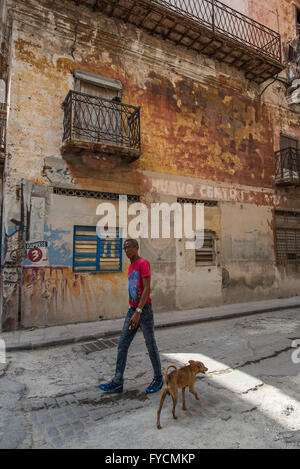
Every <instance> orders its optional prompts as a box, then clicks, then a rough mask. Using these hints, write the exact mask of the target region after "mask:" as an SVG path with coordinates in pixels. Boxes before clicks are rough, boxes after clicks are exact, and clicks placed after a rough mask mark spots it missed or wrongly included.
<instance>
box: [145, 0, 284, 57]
mask: <svg viewBox="0 0 300 469" xmlns="http://www.w3.org/2000/svg"><path fill="white" fill-rule="evenodd" d="M151 2H152V3H156V4H157V5H161V6H163V7H164V8H165V9H167V10H169V11H172V12H174V13H177V14H178V15H181V16H184V17H185V18H190V19H191V20H194V21H196V22H197V23H198V24H201V25H203V26H205V27H206V28H208V29H209V30H211V31H213V32H214V33H219V34H221V35H223V36H227V37H228V38H230V39H233V40H235V41H238V42H239V43H241V44H244V45H247V46H249V47H251V48H254V49H255V50H256V51H257V52H259V53H260V54H263V55H265V56H268V57H270V58H271V59H273V60H275V61H278V62H281V40H280V34H279V33H277V32H276V31H273V30H272V29H270V28H268V27H266V26H264V25H263V24H261V23H259V22H258V21H255V20H253V19H251V18H249V17H248V16H246V15H243V14H242V13H240V12H238V11H236V10H234V9H233V8H231V7H229V6H227V5H225V4H224V3H222V2H220V1H218V0H151Z"/></svg>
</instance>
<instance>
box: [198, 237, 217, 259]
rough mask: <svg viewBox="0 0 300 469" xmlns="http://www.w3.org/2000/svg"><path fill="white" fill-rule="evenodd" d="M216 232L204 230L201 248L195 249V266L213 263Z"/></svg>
mask: <svg viewBox="0 0 300 469" xmlns="http://www.w3.org/2000/svg"><path fill="white" fill-rule="evenodd" d="M215 244H216V233H215V232H214V231H209V230H205V231H204V243H203V246H202V248H200V249H195V261H196V266H205V265H215V263H216V249H215Z"/></svg>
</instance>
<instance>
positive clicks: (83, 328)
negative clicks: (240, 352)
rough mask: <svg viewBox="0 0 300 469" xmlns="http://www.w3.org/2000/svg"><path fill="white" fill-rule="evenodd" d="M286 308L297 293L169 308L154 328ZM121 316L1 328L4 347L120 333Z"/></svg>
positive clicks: (298, 302)
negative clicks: (40, 326)
mask: <svg viewBox="0 0 300 469" xmlns="http://www.w3.org/2000/svg"><path fill="white" fill-rule="evenodd" d="M289 308H300V296H295V297H291V298H284V299H275V300H264V301H251V302H247V303H236V304H230V305H222V306H211V307H207V308H197V309H190V310H184V311H182V310H180V311H168V312H166V313H159V314H156V315H155V328H156V329H159V328H162V327H174V326H183V325H190V324H195V323H201V322H209V321H217V320H221V319H231V318H236V317H242V316H249V315H251V314H259V313H267V312H271V311H278V310H284V309H289ZM123 321H124V318H121V319H108V320H102V321H93V322H84V323H79V324H67V325H64V326H51V327H45V328H42V329H35V330H33V331H30V330H19V331H13V332H4V333H1V334H0V339H2V340H4V341H5V344H6V351H7V352H10V351H18V350H33V349H38V348H41V347H50V346H57V345H66V344H74V343H77V342H84V341H89V340H96V339H99V338H101V337H109V336H114V335H119V334H120V332H121V330H122V326H123Z"/></svg>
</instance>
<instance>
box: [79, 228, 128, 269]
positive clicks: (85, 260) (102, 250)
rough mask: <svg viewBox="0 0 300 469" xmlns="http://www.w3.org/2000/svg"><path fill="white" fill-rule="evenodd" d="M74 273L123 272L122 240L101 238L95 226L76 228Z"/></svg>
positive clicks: (108, 237)
mask: <svg viewBox="0 0 300 469" xmlns="http://www.w3.org/2000/svg"><path fill="white" fill-rule="evenodd" d="M117 236H118V231H117ZM73 271H74V272H120V271H122V238H120V237H116V238H114V237H112V236H107V237H105V238H101V237H99V236H98V234H97V231H96V227H95V226H74V248H73Z"/></svg>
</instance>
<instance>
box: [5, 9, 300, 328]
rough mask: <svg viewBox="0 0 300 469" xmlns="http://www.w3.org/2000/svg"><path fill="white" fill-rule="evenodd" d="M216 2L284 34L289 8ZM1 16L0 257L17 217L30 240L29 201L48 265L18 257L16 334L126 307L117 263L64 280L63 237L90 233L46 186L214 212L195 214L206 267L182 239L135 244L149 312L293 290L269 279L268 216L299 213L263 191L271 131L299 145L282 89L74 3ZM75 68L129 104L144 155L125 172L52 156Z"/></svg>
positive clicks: (282, 192) (294, 199)
mask: <svg viewBox="0 0 300 469" xmlns="http://www.w3.org/2000/svg"><path fill="white" fill-rule="evenodd" d="M297 1H298V0H297ZM227 3H228V4H230V5H231V6H233V7H234V8H237V9H238V10H239V11H242V12H243V13H245V14H246V15H249V16H250V17H253V18H254V19H258V20H259V21H260V22H262V23H264V24H266V25H267V26H270V27H272V28H273V29H275V30H277V29H278V28H277V27H276V24H277V23H276V21H277V18H279V25H280V32H281V34H282V35H283V36H288V35H289V34H291V33H292V26H291V18H292V13H291V9H292V2H290V1H287V0H286V1H284V2H280V1H279V0H272V1H270V2H268V4H267V5H266V2H263V3H262V2H259V1H258V0H255V1H254V0H253V1H251V0H249V1H248V2H246V1H244V2H238V4H239V5H238V6H237V2H229V1H228V2H227ZM299 3H300V2H299ZM297 4H298V3H297ZM70 5H72V8H71V9H70V8H69V6H70ZM8 6H9V8H10V14H11V15H12V17H13V30H12V44H13V48H12V61H11V84H10V88H11V99H10V110H9V111H10V116H9V127H8V135H7V147H8V161H7V174H8V178H7V181H6V184H5V193H6V202H5V206H6V212H5V213H6V215H5V230H6V237H7V241H6V247H5V252H6V254H5V256H4V257H5V259H8V257H7V256H8V254H9V253H10V252H11V251H14V249H12V248H11V247H9V246H10V245H12V246H13V245H14V243H17V244H18V243H19V244H20V240H19V238H18V233H17V231H16V226H15V225H14V224H13V223H12V222H11V219H15V220H20V219H21V218H22V216H24V223H25V225H24V229H25V231H26V230H27V236H28V239H27V241H30V240H31V239H30V238H32V232H34V231H35V229H34V228H33V226H35V225H34V223H36V224H37V225H36V226H38V223H40V220H38V216H37V214H38V213H39V210H38V209H36V210H35V211H34V209H33V207H34V206H36V207H38V203H39V202H40V201H38V200H35V202H34V199H36V198H42V199H43V200H44V201H45V202H44V203H45V205H44V207H45V208H44V209H43V210H44V212H43V213H44V215H43V218H44V226H43V232H42V228H39V233H40V237H41V236H42V237H43V239H42V240H43V241H47V242H48V243H49V249H48V256H49V258H48V264H49V265H43V266H39V267H38V268H33V267H32V265H30V264H29V263H28V260H26V259H24V248H22V246H21V248H20V247H19V248H18V249H19V259H20V262H21V264H24V269H23V274H22V275H23V280H22V321H21V324H22V326H26V327H29V326H31V325H38V326H42V325H50V324H59V323H67V322H74V321H85V320H94V319H97V318H98V317H99V316H102V317H105V318H110V317H120V316H122V315H123V314H124V312H125V311H124V308H125V309H126V304H127V275H126V265H125V267H124V269H123V273H121V274H119V273H118V274H98V275H95V274H74V273H73V272H72V267H71V257H72V232H73V231H72V226H73V225H74V224H78V223H80V224H84V220H86V223H88V224H91V223H94V222H95V216H94V214H95V204H96V202H95V201H94V200H91V199H90V200H89V199H86V200H80V201H78V200H76V203H75V201H74V199H76V198H74V197H65V198H64V197H63V196H59V197H58V196H55V195H51V192H52V189H51V186H60V187H72V188H78V189H85V190H94V191H103V192H116V193H123V194H140V195H141V196H142V197H143V198H144V199H147V197H148V196H149V194H150V198H151V193H153V190H154V189H155V190H156V193H157V194H158V197H159V199H160V201H162V200H170V201H174V200H176V197H177V196H181V197H192V198H199V199H200V200H203V199H208V200H217V201H218V202H219V205H218V207H217V208H209V209H207V210H206V228H208V227H209V229H212V230H213V231H215V232H216V233H217V236H218V242H217V250H218V252H219V254H218V258H217V263H216V265H215V266H213V267H211V268H209V267H208V268H204V267H196V266H195V259H194V253H192V252H188V251H186V250H184V249H182V245H181V244H182V242H183V241H181V242H180V241H179V240H177V241H175V240H168V242H166V240H160V241H159V242H157V243H153V242H149V241H148V240H144V241H143V242H142V243H141V254H142V255H144V256H145V257H147V258H148V259H149V260H150V262H151V265H152V273H153V282H152V289H153V294H152V297H153V303H154V306H155V309H156V311H166V310H171V309H175V308H191V307H197V306H204V305H208V304H218V303H222V302H231V301H240V300H241V298H243V299H247V298H249V299H258V298H263V297H272V296H273V297H276V296H278V295H287V294H290V292H291V293H293V294H295V292H297V291H298V290H299V289H298V287H297V283H299V274H298V273H297V272H287V271H286V272H282V271H280V272H279V271H278V269H277V268H276V266H275V260H274V239H273V225H272V220H273V212H274V209H275V208H279V209H299V206H300V204H299V202H300V193H299V191H298V190H296V189H293V190H290V189H279V188H275V186H274V170H275V168H274V150H277V149H279V137H280V132H284V133H287V134H289V135H291V136H294V137H296V138H300V130H299V110H298V109H297V108H291V107H289V106H288V105H287V103H286V100H285V95H284V91H285V89H284V85H282V84H281V83H278V82H275V83H274V84H273V85H271V86H269V87H268V88H267V89H266V90H265V92H263V90H264V87H265V84H263V85H261V86H258V85H256V84H254V83H253V82H249V81H247V80H246V79H245V77H244V74H243V72H241V71H238V70H236V69H234V68H233V67H230V66H228V65H225V64H222V63H220V62H217V61H214V60H213V59H210V58H208V57H204V56H202V55H201V54H196V53H195V52H193V51H189V50H187V49H186V48H181V47H176V46H175V45H174V44H171V43H168V41H162V40H161V38H159V37H155V36H149V35H148V34H147V33H145V32H144V31H142V30H140V29H137V28H135V27H134V26H132V25H128V24H125V23H123V22H119V21H117V20H115V19H114V18H108V17H104V16H103V15H101V13H100V12H98V11H95V12H92V11H91V10H90V9H89V8H85V7H82V6H76V5H75V4H74V2H70V3H69V2H61V1H59V0H54V1H53V2H48V1H47V0H42V1H39V2H38V1H36V0H26V1H25V0H24V1H23V0H17V1H14V2H12V1H8ZM299 6H300V5H299ZM262 9H263V11H262ZM276 9H278V12H279V13H278V15H277V12H276ZM74 69H81V70H84V71H87V72H91V73H94V74H99V75H102V76H106V77H109V78H113V79H116V80H120V81H121V83H122V86H123V97H122V101H123V102H124V103H128V104H132V105H136V106H141V133H142V151H143V152H142V155H141V157H140V158H139V160H137V162H135V163H132V164H131V165H127V166H126V165H123V166H120V167H119V168H117V169H115V170H113V169H109V168H108V167H103V165H101V164H100V163H99V161H97V160H96V159H95V158H93V157H86V158H81V157H78V155H73V156H71V157H69V158H67V159H66V160H65V159H63V158H62V156H61V152H60V147H61V144H62V134H63V109H62V106H61V105H62V103H63V101H64V99H65V97H66V95H67V93H68V91H69V90H70V89H74V78H73V75H72V71H73V70H74ZM262 92H263V93H262ZM261 93H262V94H261ZM21 183H24V194H23V195H21V196H20V193H19V189H18V187H20V184H21ZM47 191H48V192H47ZM21 201H22V202H23V205H24V210H23V211H24V213H23V215H22V208H21ZM34 204H36V205H34ZM241 205H243V208H241ZM8 214H9V215H8ZM40 226H42V225H40ZM250 233H252V234H250ZM13 240H14V241H13ZM180 253H182V255H181V254H180ZM22 256H23V257H22ZM7 285H8V286H7V289H6V293H5V294H6V297H7V298H8V299H12V297H13V296H12V295H13V294H14V295H15V293H14V291H13V289H12V287H11V284H7ZM287 285H290V287H289V288H287ZM222 287H223V288H222ZM187 288H188V290H189V292H190V295H189V298H187V297H186V296H187V295H185V292H186V290H187ZM298 293H299V291H298ZM7 304H8V303H7ZM5 308H6V309H5V311H4V313H3V314H4V320H5V318H9V317H10V318H14V321H15V322H13V324H14V325H15V324H16V320H15V316H16V310H15V309H13V307H12V302H11V303H10V304H8V306H6V307H5ZM2 322H3V321H2ZM9 324H12V323H9ZM7 327H15V326H7Z"/></svg>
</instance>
